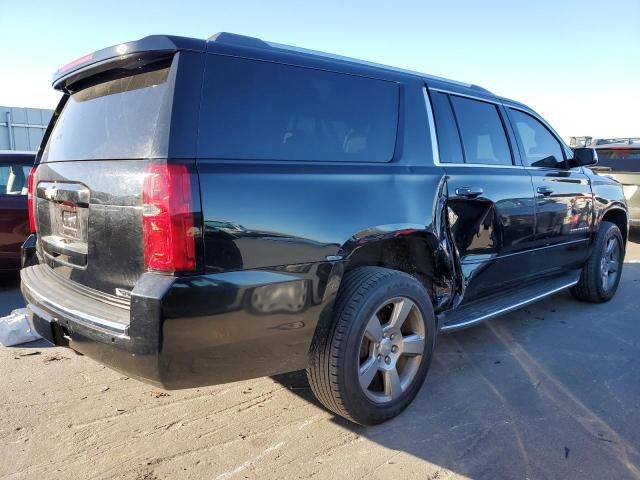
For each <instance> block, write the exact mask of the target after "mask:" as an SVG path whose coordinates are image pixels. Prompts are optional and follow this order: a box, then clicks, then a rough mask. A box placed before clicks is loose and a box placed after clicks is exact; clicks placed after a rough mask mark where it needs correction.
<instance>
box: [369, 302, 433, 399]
mask: <svg viewBox="0 0 640 480" xmlns="http://www.w3.org/2000/svg"><path fill="white" fill-rule="evenodd" d="M424 347H425V327H424V321H423V318H422V313H421V312H420V309H419V308H418V306H417V305H416V304H415V303H414V302H413V301H412V300H410V299H409V298H406V297H397V298H393V299H391V300H389V301H387V302H385V303H384V304H383V305H381V306H380V307H379V308H378V309H377V310H376V312H375V314H374V315H373V316H372V317H371V318H370V319H369V322H368V323H367V326H366V328H365V331H364V334H363V336H362V340H361V344H360V356H359V371H358V378H359V381H360V387H361V388H362V390H363V392H364V393H365V394H366V395H367V397H368V398H369V399H370V400H372V401H374V402H376V403H387V402H391V401H393V400H396V399H397V398H398V397H399V396H400V395H402V393H403V392H405V391H406V390H407V389H408V388H409V386H410V385H411V383H412V382H413V380H414V378H415V377H416V375H417V373H418V370H419V369H420V364H421V363H422V356H423V353H424Z"/></svg>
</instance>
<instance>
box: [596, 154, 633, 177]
mask: <svg viewBox="0 0 640 480" xmlns="http://www.w3.org/2000/svg"><path fill="white" fill-rule="evenodd" d="M597 152H598V164H597V165H596V169H597V170H610V171H612V172H640V149H625V148H599V149H598V150H597Z"/></svg>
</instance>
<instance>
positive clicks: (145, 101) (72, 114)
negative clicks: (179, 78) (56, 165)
mask: <svg viewBox="0 0 640 480" xmlns="http://www.w3.org/2000/svg"><path fill="white" fill-rule="evenodd" d="M163 67H164V68H157V67H156V68H155V69H147V70H146V71H143V72H139V73H138V72H137V73H136V74H134V75H131V74H128V75H124V76H123V75H119V76H117V77H115V78H113V76H112V77H111V78H107V79H105V80H103V81H100V82H99V83H93V84H91V85H89V86H87V87H86V88H83V89H81V90H79V91H77V92H75V93H73V94H72V95H71V96H70V97H69V98H68V99H67V102H66V104H65V105H64V108H63V110H62V113H61V114H60V116H59V118H58V119H57V120H56V123H55V126H54V128H53V130H52V132H51V135H50V137H49V139H48V141H47V144H46V147H45V150H44V152H43V156H42V162H56V161H67V160H100V159H136V158H153V157H163V156H166V154H167V146H168V132H169V116H170V111H171V110H170V109H171V99H172V97H173V88H172V82H171V81H170V80H169V78H170V67H169V66H166V63H165V64H164V65H163ZM101 80H102V79H101Z"/></svg>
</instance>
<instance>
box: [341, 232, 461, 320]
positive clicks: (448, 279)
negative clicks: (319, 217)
mask: <svg viewBox="0 0 640 480" xmlns="http://www.w3.org/2000/svg"><path fill="white" fill-rule="evenodd" d="M443 233H444V232H443ZM341 253H342V255H343V258H344V259H345V260H346V263H345V273H346V272H347V271H349V270H352V269H354V268H358V267H364V266H377V267H384V268H389V269H392V270H399V271H402V272H405V273H408V274H409V275H412V276H414V277H415V278H417V279H418V280H419V281H420V282H421V283H422V284H423V285H424V286H425V288H426V290H427V292H428V293H429V296H430V297H431V299H432V303H433V306H434V309H438V306H439V305H443V304H445V303H447V302H448V301H449V299H450V297H451V295H452V294H453V291H454V290H455V287H454V285H455V269H454V266H453V258H452V256H451V254H450V249H449V248H448V244H447V241H446V237H445V236H444V235H441V234H439V233H438V232H437V231H435V230H433V229H428V228H425V227H424V226H419V225H415V224H393V225H381V226H377V227H374V228H369V229H366V230H363V231H361V232H359V233H358V234H356V235H354V236H353V237H351V239H350V240H349V241H348V242H346V243H345V244H344V245H343V246H342V249H341Z"/></svg>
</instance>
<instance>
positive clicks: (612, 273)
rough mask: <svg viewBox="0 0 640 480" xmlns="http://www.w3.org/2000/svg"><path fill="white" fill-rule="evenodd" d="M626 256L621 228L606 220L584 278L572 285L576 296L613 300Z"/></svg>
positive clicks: (587, 299)
mask: <svg viewBox="0 0 640 480" xmlns="http://www.w3.org/2000/svg"><path fill="white" fill-rule="evenodd" d="M623 260H624V241H623V239H622V233H621V232H620V229H619V228H618V226H617V225H616V224H614V223H611V222H602V223H601V224H600V229H599V230H598V235H597V236H596V241H595V245H594V247H593V252H592V253H591V257H589V260H588V261H587V264H586V265H585V266H584V267H583V269H582V274H581V275H580V281H579V282H578V284H577V285H576V286H575V287H573V288H572V289H571V293H572V294H573V296H574V297H576V298H578V299H579V300H585V301H588V302H596V303H602V302H607V301H609V300H611V299H612V298H613V296H614V295H615V293H616V290H617V289H618V284H619V283H620V276H621V274H622V265H623Z"/></svg>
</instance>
